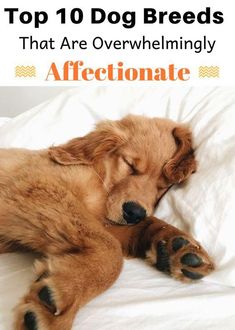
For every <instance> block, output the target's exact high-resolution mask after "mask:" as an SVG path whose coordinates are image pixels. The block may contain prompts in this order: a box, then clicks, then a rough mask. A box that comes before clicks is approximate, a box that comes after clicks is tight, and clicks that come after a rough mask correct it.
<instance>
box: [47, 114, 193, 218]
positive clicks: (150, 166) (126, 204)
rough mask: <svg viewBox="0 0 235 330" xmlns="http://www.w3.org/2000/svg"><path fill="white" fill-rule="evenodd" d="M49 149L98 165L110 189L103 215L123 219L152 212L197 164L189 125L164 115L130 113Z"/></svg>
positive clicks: (66, 161) (60, 158) (68, 160)
mask: <svg viewBox="0 0 235 330" xmlns="http://www.w3.org/2000/svg"><path fill="white" fill-rule="evenodd" d="M49 153H50V157H51V158H52V159H53V160H54V161H55V162H57V163H59V164H62V165H75V164H78V165H88V166H92V167H94V169H97V168H99V171H100V172H99V174H100V175H101V177H102V180H103V182H104V185H105V189H108V196H107V200H106V201H105V203H106V210H107V214H106V215H105V216H106V218H108V219H110V220H112V221H115V222H119V223H128V224H132V223H136V222H138V221H140V220H142V219H143V218H145V217H146V216H147V215H148V216H149V215H151V214H152V213H153V211H154V208H155V207H156V205H157V203H158V201H159V199H160V198H161V197H162V195H163V194H164V193H165V192H166V191H167V190H168V189H169V187H171V186H172V185H173V184H176V183H180V182H183V181H184V180H186V179H187V178H188V177H189V176H190V175H191V174H192V173H193V172H195V170H196V161H195V158H194V153H193V148H192V137H191V132H190V130H189V129H188V128H187V127H186V126H184V125H181V124H177V123H175V122H173V121H170V120H167V119H160V118H152V119H150V118H145V117H142V116H133V115H131V116H127V117H125V118H123V119H122V120H119V121H105V122H101V123H100V124H98V125H97V128H96V130H94V131H93V132H91V133H89V134H88V135H86V136H84V137H82V138H76V139H73V140H71V141H69V142H68V143H67V144H65V145H62V146H58V147H52V148H51V149H50V150H49Z"/></svg>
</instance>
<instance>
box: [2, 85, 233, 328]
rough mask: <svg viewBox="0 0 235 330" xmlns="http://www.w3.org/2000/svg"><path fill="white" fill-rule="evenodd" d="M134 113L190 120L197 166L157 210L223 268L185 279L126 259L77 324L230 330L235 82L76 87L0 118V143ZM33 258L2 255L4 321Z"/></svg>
mask: <svg viewBox="0 0 235 330" xmlns="http://www.w3.org/2000/svg"><path fill="white" fill-rule="evenodd" d="M129 112H132V113H136V114H146V115H148V116H160V117H161V116H164V117H169V118H171V119H174V120H178V121H183V122H185V121H186V122H188V123H190V125H191V126H192V128H193V132H194V135H195V145H196V154H197V158H198V160H199V171H198V173H197V174H195V175H194V176H193V177H192V178H191V179H190V180H189V182H188V183H187V184H186V185H184V186H182V187H178V188H175V189H173V190H172V191H170V192H169V193H168V194H167V196H166V197H165V198H164V199H163V200H162V201H161V204H160V206H159V208H158V210H157V214H158V216H160V217H162V218H164V219H166V220H167V221H169V222H170V223H173V224H174V225H177V226H178V227H181V228H183V229H186V230H188V231H190V232H191V233H193V234H194V236H195V237H196V238H197V239H198V240H199V241H201V242H202V243H203V245H204V246H205V247H206V248H207V250H208V251H209V253H210V254H211V255H212V256H213V257H214V259H215V261H216V264H217V266H218V269H217V271H216V272H214V274H212V275H211V276H209V277H207V278H206V279H204V280H202V281H200V282H198V283H195V284H190V285H185V284H181V283H179V282H177V281H174V280H172V279H170V278H168V277H167V276H165V275H164V274H161V273H160V272H158V271H156V270H154V269H152V268H151V267H149V266H147V265H146V264H145V263H144V262H142V261H139V260H128V261H125V265H124V270H123V272H122V274H121V276H120V278H119V279H118V281H117V282H116V283H115V285H114V286H113V287H112V288H111V289H110V290H108V291H107V292H105V293H104V294H103V295H101V296H100V297H97V298H96V299H95V300H93V301H92V302H91V303H89V304H88V305H87V306H86V307H84V308H83V309H82V310H81V311H80V312H79V313H78V315H77V318H76V320H75V324H74V330H76V329H77V330H78V329H79V330H93V329H96V330H109V329H124V330H129V329H131V330H132V329H140V330H142V329H160V330H174V329H176V330H183V329H187V330H189V329H190V330H199V329H200V330H207V329H215V330H230V329H231V330H234V329H235V307H234V306H235V242H234V241H235V240H234V232H235V222H234V218H235V190H234V189H235V129H234V127H235V88H209V87H208V88H205V87H204V88H203V89H202V88H162V87H159V88H149V87H148V88H94V89H90V88H89V89H87V88H79V89H74V90H71V91H69V92H65V93H63V94H62V95H60V96H58V97H56V98H55V99H53V100H50V101H48V102H45V103H44V104H42V105H40V106H38V107H36V108H34V109H32V110H31V111H28V112H26V113H25V114H23V115H21V116H18V117H16V118H14V119H10V120H7V119H2V120H1V118H0V125H1V122H2V124H3V125H2V127H0V146H2V147H11V146H16V147H27V148H35V149H37V148H42V147H47V146H48V145H50V144H53V143H61V142H64V141H66V140H67V139H69V138H72V137H74V136H78V135H83V134H85V133H86V132H88V131H89V130H91V129H92V128H93V127H94V124H95V122H96V121H98V120H100V119H102V118H110V119H116V118H119V117H120V116H123V115H125V114H127V113H129ZM0 115H1V112H0ZM32 260H33V257H32V256H29V255H27V256H26V255H21V254H6V255H2V256H0V330H10V329H11V322H12V308H13V307H14V306H15V305H16V303H17V301H18V299H19V298H20V297H21V296H22V295H23V294H24V293H25V292H26V290H27V286H28V285H29V283H30V281H31V280H32V278H33V274H32ZM55 330H56V329H55Z"/></svg>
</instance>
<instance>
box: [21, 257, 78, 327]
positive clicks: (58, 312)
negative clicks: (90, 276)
mask: <svg viewBox="0 0 235 330" xmlns="http://www.w3.org/2000/svg"><path fill="white" fill-rule="evenodd" d="M36 272H37V279H36V281H35V282H34V283H33V284H32V286H31V288H30V291H29V293H28V294H27V295H26V296H25V297H24V298H23V299H22V301H21V303H20V304H19V305H18V307H17V308H16V321H15V329H16V330H54V329H56V330H70V329H71V325H72V321H73V318H72V317H71V319H70V317H69V313H68V310H69V308H70V306H71V305H72V304H73V300H72V295H71V294H70V292H69V290H68V288H66V278H64V277H63V276H62V275H61V274H60V273H57V272H53V270H49V266H48V265H47V262H46V260H45V261H44V262H37V265H36ZM66 289H67V290H66Z"/></svg>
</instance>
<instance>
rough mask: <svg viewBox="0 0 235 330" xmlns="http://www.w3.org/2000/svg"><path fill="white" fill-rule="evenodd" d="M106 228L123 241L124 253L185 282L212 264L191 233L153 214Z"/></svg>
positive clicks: (208, 268) (208, 270)
mask: <svg viewBox="0 0 235 330" xmlns="http://www.w3.org/2000/svg"><path fill="white" fill-rule="evenodd" d="M106 229H107V230H108V231H109V232H110V233H112V234H113V235H114V236H115V237H116V238H117V239H118V240H119V241H120V242H121V244H122V248H123V252H124V254H125V255H127V256H128V255H129V256H134V257H140V258H143V259H146V260H147V261H148V262H149V263H150V264H151V265H153V266H154V267H156V268H157V269H158V270H160V271H162V272H165V273H167V274H170V275H171V276H172V277H174V278H176V279H179V280H181V281H184V282H189V281H191V280H198V279H201V278H202V277H204V276H206V275H208V274H209V273H210V272H211V271H212V270H213V269H214V265H213V262H212V261H211V259H210V257H209V256H208V254H207V252H206V251H205V250H204V249H203V248H202V247H201V245H200V244H199V243H198V242H197V241H195V240H194V239H193V238H192V237H191V236H190V235H188V234H186V233H184V232H182V231H181V230H179V229H177V228H175V227H173V226H171V225H169V224H167V223H166V222H164V221H161V220H159V219H156V218H154V217H151V218H148V219H147V220H146V221H142V222H140V223H139V224H137V225H134V226H120V225H119V226H118V225H116V226H115V225H114V226H110V227H106Z"/></svg>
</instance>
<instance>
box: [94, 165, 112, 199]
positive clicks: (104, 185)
mask: <svg viewBox="0 0 235 330" xmlns="http://www.w3.org/2000/svg"><path fill="white" fill-rule="evenodd" d="M92 168H93V171H94V172H95V174H96V175H97V176H98V178H99V179H100V181H101V182H102V183H103V187H104V189H105V191H106V193H107V195H109V189H108V187H107V185H106V183H105V182H104V180H103V179H102V177H101V176H100V175H99V173H98V172H97V171H96V170H95V169H94V167H92Z"/></svg>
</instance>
